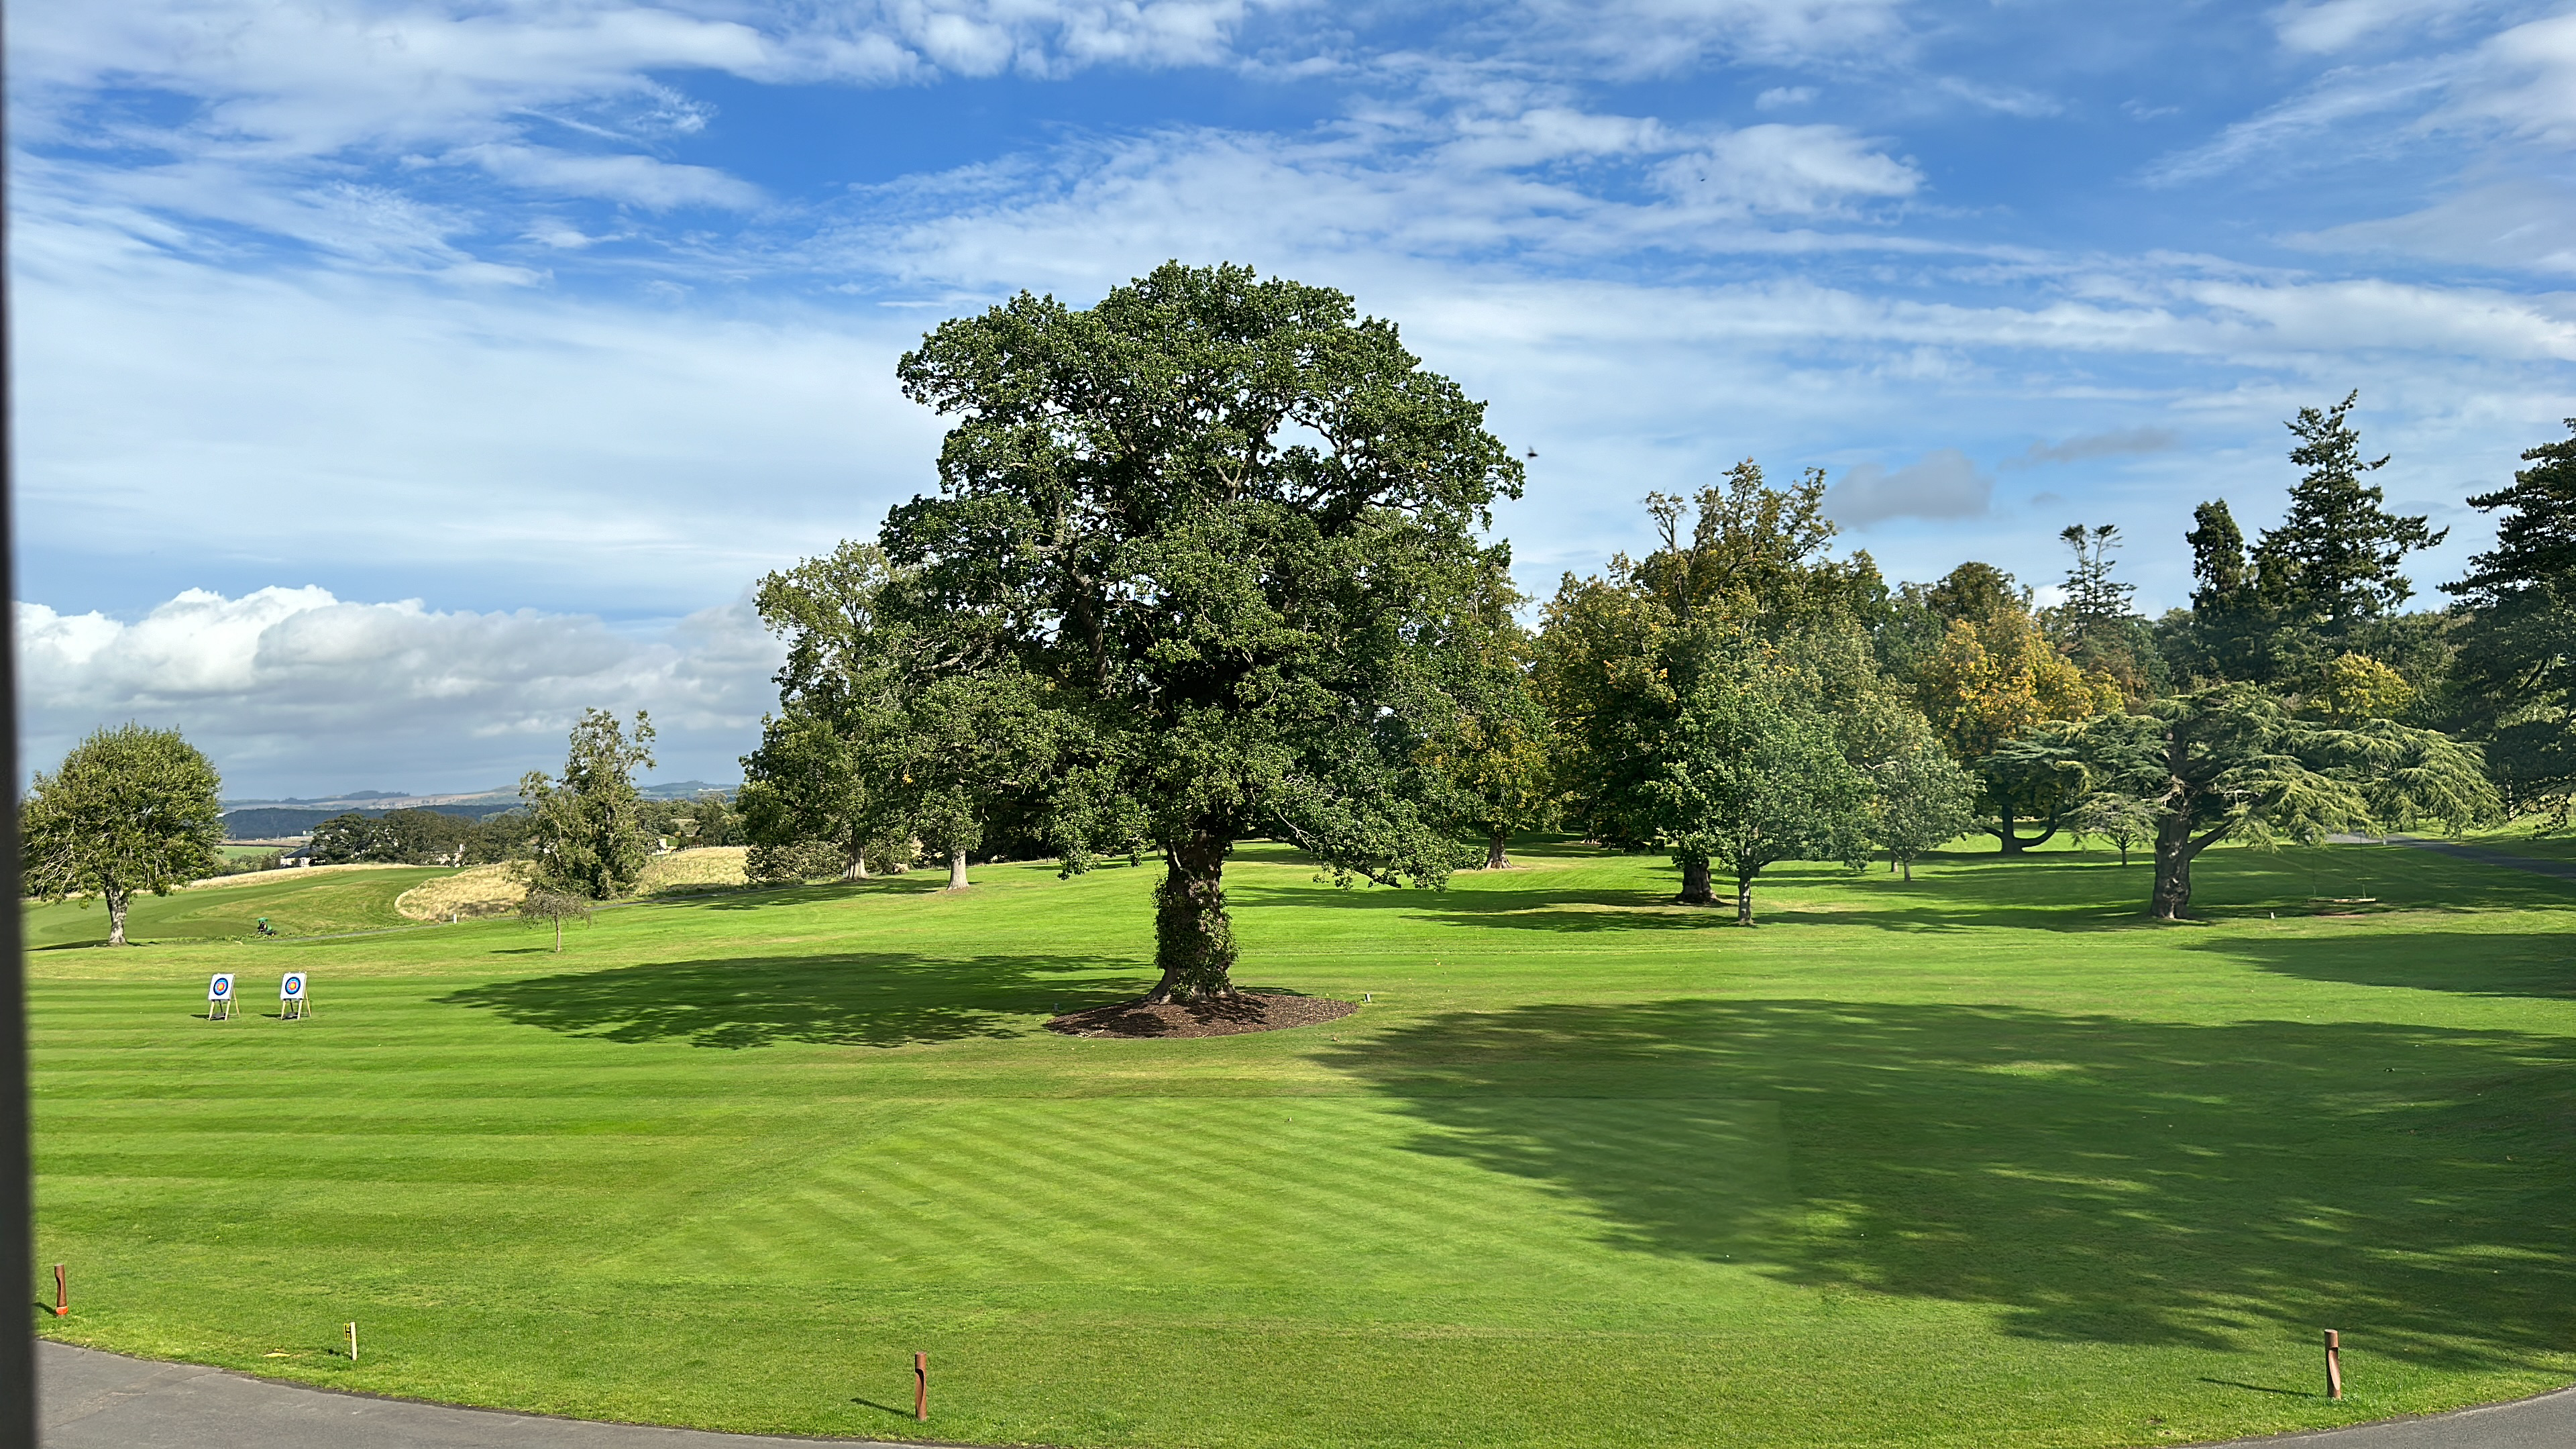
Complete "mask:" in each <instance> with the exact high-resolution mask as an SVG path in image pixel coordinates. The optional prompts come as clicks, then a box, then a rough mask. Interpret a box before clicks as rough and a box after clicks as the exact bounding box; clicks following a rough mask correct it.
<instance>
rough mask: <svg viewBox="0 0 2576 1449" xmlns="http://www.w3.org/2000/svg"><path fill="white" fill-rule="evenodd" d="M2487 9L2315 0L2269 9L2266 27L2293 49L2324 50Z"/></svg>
mask: <svg viewBox="0 0 2576 1449" xmlns="http://www.w3.org/2000/svg"><path fill="white" fill-rule="evenodd" d="M2488 8H2489V7H2488V6H2485V5H2481V4H2476V3H2467V4H2464V3H2462V0H2318V3H2314V4H2305V5H2284V6H2282V7H2281V8H2280V9H2278V10H2275V11H2273V12H2272V26H2273V30H2274V32H2275V33H2276V34H2278V35H2279V36H2280V38H2281V44H2282V45H2284V46H2286V47H2288V48H2289V49H2291V50H2293V51H2304V52H2308V53H2312V54H2330V53H2332V52H2335V51H2339V50H2347V49H2350V48H2351V47H2353V46H2355V45H2357V44H2360V43H2361V42H2363V41H2365V40H2373V39H2380V38H2384V37H2386V36H2387V35H2388V33H2389V32H2391V31H2401V32H2403V31H2416V30H2420V29H2425V28H2439V27H2443V26H2444V25H2446V23H2448V22H2452V21H2456V20H2459V19H2462V18H2464V17H2466V16H2469V15H2473V14H2476V13H2477V12H2479V11H2483V10H2486V9H2488Z"/></svg>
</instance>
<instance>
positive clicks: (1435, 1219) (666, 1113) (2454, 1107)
mask: <svg viewBox="0 0 2576 1449" xmlns="http://www.w3.org/2000/svg"><path fill="white" fill-rule="evenodd" d="M1524 854H1525V855H1526V858H1527V859H1529V860H1530V862H1531V863H1532V865H1533V867H1534V868H1531V869H1526V870H1516V871H1511V872H1505V873H1496V874H1490V875H1488V874H1466V875H1462V876H1460V877H1459V878H1458V882H1457V886H1456V888H1455V889H1453V890H1451V891H1450V892H1448V893H1446V894H1433V893H1428V892H1418V891H1393V890H1362V891H1352V892H1342V891H1335V890H1333V889H1331V888H1330V887H1329V886H1323V885H1318V884H1316V883H1315V882H1314V881H1313V879H1312V871H1311V869H1310V868H1309V867H1307V866H1304V865H1302V864H1300V863H1298V862H1297V861H1296V860H1295V859H1294V858H1293V857H1292V856H1291V855H1290V854H1289V853H1287V852H1285V851H1284V850H1281V849H1278V848H1276V847H1267V846H1264V847H1254V848H1251V849H1248V850H1247V851H1246V852H1245V853H1244V855H1243V856H1242V857H1241V858H1240V859H1239V862H1238V865H1237V866H1236V868H1235V869H1234V870H1233V871H1232V872H1230V875H1229V885H1230V887H1231V890H1232V894H1233V897H1234V899H1235V901H1236V903H1237V905H1238V908H1239V915H1238V920H1237V926H1238V931H1239V933H1240V935H1241V937H1242V940H1243V945H1244V953H1245V954H1244V968H1243V970H1242V972H1241V973H1240V975H1241V979H1242V980H1243V981H1245V982H1246V983H1247V984H1251V985H1256V986H1269V987H1277V988H1281V989H1290V990H1297V991H1303V992H1308V993H1312V994H1320V995H1330V996H1335V997H1340V998H1343V999H1347V1000H1353V1001H1357V1000H1359V999H1360V998H1361V996H1362V994H1363V993H1370V994H1372V995H1373V1000H1372V1001H1371V1003H1370V1004H1369V1005H1367V1006H1365V1007H1363V1008H1362V1010H1361V1011H1360V1012H1359V1013H1358V1014H1357V1015H1355V1016H1352V1017H1348V1018H1344V1019H1343V1020H1341V1021H1339V1022H1335V1023H1332V1024H1330V1025H1328V1026H1324V1027H1318V1028H1309V1029H1305V1030H1300V1031H1293V1032H1281V1033H1272V1034H1267V1035H1259V1036H1238V1037H1222V1038H1213V1039H1204V1040H1193V1041H1172V1042H1134V1041H1086V1040H1072V1039H1066V1038H1061V1037H1056V1036H1052V1035H1050V1034H1047V1033H1045V1032H1042V1031H1040V1030H1038V1024H1039V1023H1040V1022H1041V1021H1042V1020H1043V1019H1044V1018H1045V1017H1046V1016H1048V1015H1049V1014H1051V1013H1054V1012H1056V1011H1059V1010H1072V1009H1077V1008H1080V1007H1084V1006H1090V1005H1096V1004H1101V1003H1105V1002H1108V1001H1112V1000H1116V999H1119V998H1121V997H1124V996H1127V995H1132V994H1133V993H1134V992H1136V991H1137V990H1139V989H1140V988H1141V987H1142V985H1143V984H1144V983H1145V981H1146V980H1147V972H1146V970H1145V965H1144V963H1145V961H1146V960H1147V958H1148V956H1149V955H1150V949H1151V946H1150V938H1151V923H1150V917H1149V914H1148V900H1149V897H1148V889H1149V886H1150V882H1151V879H1152V872H1151V871H1150V870H1144V871H1140V870H1136V869H1132V868H1125V867H1118V868H1112V869H1107V870H1103V871H1100V872H1097V873H1095V874H1093V875H1090V876H1086V877H1082V878H1078V879H1074V880H1069V881H1065V880H1058V879H1056V877H1055V873H1054V871H1053V869H1052V868H1051V867H1049V866H1045V865H1013V866H997V867H988V868H984V869H982V870H980V871H979V872H978V880H979V884H977V885H976V886H975V888H974V889H972V890H970V891H968V892H965V893H963V894H955V895H952V894H948V893H945V892H941V891H938V890H936V889H934V887H936V886H937V885H938V884H939V883H940V882H939V880H938V879H937V878H935V877H933V878H925V877H923V876H918V875H916V876H910V877H904V878H900V879H897V880H893V881H880V882H873V883H869V884H865V885H855V886H833V887H817V888H812V889H806V890H799V891H789V892H781V893H774V894H750V893H740V894H733V895H715V896H708V897H703V898H696V899H684V900H680V901H676V902H671V903H663V904H648V905H641V906H634V907H628V908H623V909H619V910H615V911H606V912H602V913H601V914H600V915H599V916H598V917H597V919H596V921H595V922H594V923H593V924H591V925H590V926H588V927H583V926H580V925H575V926H573V927H571V928H570V929H569V930H568V931H567V933H566V945H565V950H564V952H563V954H562V955H560V956H558V955H555V954H553V953H552V951H551V949H550V947H551V944H552V942H551V937H550V936H549V935H547V934H545V933H544V932H542V931H538V930H531V929H527V928H524V927H522V926H520V925H519V924H518V923H516V922H515V921H494V922H485V923H479V924H477V923H467V924H463V925H458V926H430V927H417V928H414V929H411V930H408V931H402V932H396V933H392V934H383V935H374V936H362V937H353V938H348V939H340V940H320V941H310V942H302V943H294V942H285V943H281V942H273V941H258V940H254V939H251V938H250V936H249V922H250V920H251V918H252V917H254V916H256V915H261V914H265V915H268V916H270V917H271V918H272V920H273V921H275V922H278V923H282V924H284V925H286V926H287V927H289V928H291V929H293V930H295V931H297V932H299V933H304V932H313V933H318V932H321V931H324V930H343V929H347V930H356V929H367V928H370V927H377V926H387V925H397V924H402V918H401V917H400V916H399V915H398V914H397V913H396V912H395V910H394V907H393V901H394V899H395V898H396V897H398V896H399V895H400V894H401V893H402V892H403V891H404V890H407V889H410V888H412V887H413V886H416V885H419V884H421V883H422V882H424V881H427V880H429V879H432V878H434V877H437V876H440V875H442V874H443V873H442V872H438V871H430V870H378V871H369V872H348V873H340V874H329V875H319V876H313V877H308V878H304V879H293V878H286V879H281V880H279V881H277V882H276V883H274V884H270V883H267V882H262V883H259V884H256V885H247V886H240V887H232V888H226V889H218V890H207V891H202V892H187V893H182V894H181V895H178V896H175V897H171V898H168V899H166V900H154V901H147V902H145V903H144V904H143V905H142V906H140V907H138V908H137V912H136V920H137V924H136V932H137V934H138V935H140V936H143V937H146V938H149V939H153V940H155V941H157V942H159V943H160V944H155V945H152V946H148V947H146V948H143V949H140V950H132V951H123V952H109V951H106V950H104V949H98V948H91V947H82V946H76V945H71V944H68V943H71V942H74V941H78V940H83V939H96V937H97V935H99V934H103V930H104V923H103V913H101V912H99V911H98V910H97V909H95V908H92V909H90V910H89V911H87V912H86V913H81V912H75V911H73V910H72V909H71V908H70V907H68V906H55V907H45V908H41V909H36V910H32V911H30V912H29V917H28V918H29V923H30V928H31V932H32V934H33V935H34V937H35V939H36V942H37V944H38V945H39V946H40V947H44V948H45V949H38V950H35V951H34V952H32V953H31V956H30V965H31V976H32V982H31V988H30V1005H31V1010H32V1013H33V1045H34V1049H35V1070H36V1075H35V1085H36V1096H35V1104H36V1117H37V1130H38V1167H39V1182H38V1198H39V1242H38V1250H39V1256H40V1259H41V1261H43V1262H45V1263H48V1264H50V1263H53V1262H56V1261H62V1262H67V1263H69V1264H71V1265H72V1275H73V1276H72V1281H73V1285H74V1288H73V1291H74V1305H75V1310H76V1311H75V1313H74V1316H73V1317H71V1318H70V1319H68V1320H63V1321H60V1322H57V1321H55V1320H53V1319H51V1318H49V1317H47V1318H39V1319H38V1320H37V1322H38V1324H39V1326H40V1331H42V1332H44V1333H46V1334H48V1335H52V1336H56V1337H61V1338H65V1339H69V1340H72V1341H76V1342H83V1343H91V1344H96V1345H98V1346H101V1347H106V1348H113V1349H117V1350H120V1351H124V1352H130V1353H141V1354H146V1355H155V1356H164V1357H171V1358H181V1359H187V1360H191V1361H197V1362H205V1363H215V1364H222V1365H225V1366H228V1367H233V1368H238V1369H244V1370H247V1371H251V1372H255V1373H266V1374H273V1375H277V1376H280V1377H285V1378H292V1379H299V1380H304V1381H308V1382H314V1383H322V1384H330V1385H337V1386H344V1387H350V1388H357V1389H365V1390H369V1391H373V1392H382V1393H394V1394H408V1395H418V1396H423V1397H428V1398H436V1399H446V1400H455V1401H461V1402H469V1403H483V1404H494V1405H505V1406H510V1407H517V1408H525V1409H533V1410H541V1411H545V1412H551V1413H566V1414H578V1415H587V1416H594V1417H612V1418H622V1419H637V1420H645V1421H652V1422H662V1423H677V1424H693V1425H701V1426H706V1427H715V1428H725V1429H738V1430H764V1431H771V1432H795V1433H817V1434H865V1435H872V1436H878V1437H889V1438H900V1437H904V1436H906V1435H912V1434H917V1433H922V1432H924V1431H922V1430H918V1429H916V1428H915V1426H914V1425H913V1424H912V1422H911V1419H910V1397H909V1375H908V1372H907V1365H908V1363H909V1357H908V1356H909V1354H910V1353H911V1352H912V1351H914V1350H916V1349H918V1350H925V1351H927V1352H929V1353H930V1355H931V1362H932V1371H933V1385H934V1397H933V1407H934V1414H933V1418H932V1421H931V1423H930V1424H929V1425H928V1426H927V1431H926V1432H927V1433H928V1434H929V1435H934V1436H936V1437H938V1438H940V1439H944V1440H960V1441H969V1442H987V1443H1043V1444H1053V1445H1065V1446H1153V1449H1184V1446H1188V1449H1196V1446H1210V1449H1217V1446H1227V1449H1232V1446H1245V1449H1254V1446H1259V1449H1271V1446H1276V1449H1290V1446H1298V1449H1304V1446H1318V1445H1325V1446H1354V1449H1356V1446H1399V1445H1400V1446H1412V1445H1421V1446H1434V1445H1443V1446H1445V1445H1459V1444H1477V1445H1515V1446H1517V1445H1529V1446H1541V1445H1545V1446H1593V1445H1598V1446H1604V1449H1607V1446H1622V1449H1625V1446H1639V1445H1676V1446H1680V1445H1691V1446H1697V1445H1726V1446H1739V1445H1759V1446H1775V1445H1776V1446H1793V1445H1794V1446H1823V1445H1886V1446H1917V1445H1921V1446H1932V1445H1940V1446H1959V1449H1969V1446H1976V1449H1985V1446H1991V1445H1995V1444H1999V1443H2006V1442H2009V1443H2012V1444H2015V1445H2034V1446H2070V1449H2072V1446H2097V1445H2129V1444H2160V1443H2177V1442H2185V1441H2190V1440H2197V1439H2214V1438H2222V1437H2228V1436H2233V1435H2240V1434H2255V1433H2268V1432H2274V1431H2280V1430H2288V1429H2298V1428H2308V1427H2315V1426H2321V1425H2330V1424H2337V1423H2346V1422H2352V1421H2355V1420H2361V1419H2368V1418H2375V1417H2381V1416H2385V1415H2389V1414H2395V1413H2401V1412H2418V1411H2426V1410H2434V1409H2441V1408H2447V1407H2453V1406H2456V1405H2460V1404H2465V1403H2471V1402H2477V1401H2481V1400H2489V1399H2497V1398H2504V1397H2509V1396H2513V1395H2518V1394H2523V1393H2529V1392H2533V1391H2536V1390H2539V1389H2544V1388H2549V1387H2554V1386H2558V1385H2562V1384H2565V1383H2568V1382H2569V1381H2570V1380H2571V1379H2576V1162H2571V1159H2570V1154H2569V1152H2568V1146H2567V1144H2568V1143H2569V1141H2570V1140H2571V1134H2576V963H2571V954H2576V953H2571V950H2570V942H2571V939H2576V937H2571V934H2570V933H2571V928H2576V886H2571V885H2570V883H2568V882H2565V881H2558V880H2552V879H2549V878H2546V877H2540V876H2533V875H2529V874H2524V873H2518V872H2512V871H2505V870H2498V869H2491V868H2487V867H2483V866H2478V865H2473V864H2470V863H2466V862H2461V861H2454V860H2450V859H2447V858H2443V857H2438V856H2434V855H2431V854H2429V853H2426V852H2421V851H2413V850H2408V849H2405V848H2403V847H2380V846H2348V847H2334V848H2331V849H2324V850H2316V851H2288V852H2284V853H2282V854H2280V855H2277V856H2264V855H2259V854H2254V853H2250V852H2243V851H2236V850H2221V851H2216V852H2213V853H2212V854H2211V855H2210V856H2208V857H2205V858H2204V860H2203V862H2202V865H2201V867H2200V869H2199V872H2198V879H2199V882H2200V885H2201V903H2202V905H2203V907H2204V909H2205V910H2206V912H2207V914H2208V915H2209V916H2210V917H2211V918H2212V920H2211V923H2209V924H2201V925H2186V926H2174V927H2155V926H2151V925H2148V924H2146V923H2144V922H2142V921H2141V920H2140V919H2139V918H2138V915H2137V908H2138V905H2139V903H2140V900H2141V898H2142V897H2143V894H2144V891H2145V885H2146V868H2145V866H2144V865H2143V864H2140V865H2133V866H2131V867H2129V868H2127V869H2125V870H2123V869H2121V868H2120V867H2118V866H2117V865H2115V864H2114V863H2112V858H2111V857H2110V855H2109V854H2108V853H2106V852H2095V853H2091V854H2081V855H2079V854H2074V853H2069V852H2064V851H2051V852H2048V853H2046V854H2044V855H2042V856H2040V857H2038V858H2036V859H2032V860H2027V861H2015V862H2005V861H2002V860H2000V859H1998V858H1997V857H1994V856H1992V855H1975V854H1959V855H1952V856H1947V857H1944V858H1942V859H1940V860H1938V861H1936V862H1934V863H1933V864H1931V865H1930V866H1928V867H1926V868H1924V869H1922V870H1919V871H1918V873H1917V878H1916V880H1915V881H1914V882H1913V883H1912V884H1910V885H1909V884H1907V883H1905V882H1902V881H1900V880H1896V879H1893V878H1891V877H1890V876H1888V875H1886V874H1885V873H1884V872H1883V871H1873V872H1870V873H1867V874H1864V875H1861V876H1856V877H1855V876H1850V875H1846V874H1844V873H1843V872H1841V871H1839V870H1834V869H1830V868H1825V867H1801V868H1797V869H1793V870H1789V871H1785V872H1783V873H1782V875H1781V878H1780V880H1779V881H1778V883H1777V884H1776V885H1774V886H1772V887H1769V888H1767V889H1766V890H1765V891H1764V892H1763V894H1762V896H1761V898H1760V900H1759V905H1760V908H1761V909H1762V911H1763V913H1764V917H1765V919H1766V921H1767V922H1768V924H1766V925H1765V926H1764V927H1763V928H1762V929H1760V930H1756V931H1750V932H1746V931H1739V930H1736V929H1733V928H1731V927H1730V926H1728V925H1726V924H1725V920H1726V916H1727V913H1726V912H1724V911H1705V910H1690V909H1685V908H1681V907H1676V906H1673V905H1670V904H1669V903H1668V900H1669V896H1670V893H1671V891H1672V889H1673V877H1672V872H1671V871H1670V869H1669V868H1668V867H1666V866H1664V865H1663V864H1662V863H1661V862H1659V861H1655V860H1648V859H1641V858H1622V857H1608V856H1601V855H1597V854H1594V853H1590V852H1586V851H1582V850H1579V849H1573V848H1566V847H1558V848H1552V849H1550V848H1541V849H1534V850H1529V851H1526V852H1524ZM93 928H94V929H93ZM84 932H87V933H88V934H87V935H84ZM289 967H293V968H296V969H300V970H304V971H306V972H308V973H309V974H310V976H311V978H312V981H313V983H314V984H313V999H314V1008H315V1015H314V1017H313V1018H312V1019H311V1020H309V1021H304V1022H299V1023H286V1022H281V1021H278V1020H276V1019H275V1018H274V1010H275V1008H274V1005H273V1002H272V1001H270V1000H264V999H263V997H268V998H273V997H274V994H275V978H276V976H277V975H278V974H279V973H280V972H282V971H284V970H285V969H287V968H289ZM225 968H229V969H232V970H233V971H234V972H235V973H236V975H237V976H238V978H239V979H240V981H241V983H242V988H241V989H242V994H243V998H244V1000H245V1001H246V1002H248V1003H250V1004H251V1005H252V1006H253V1007H254V1008H255V1012H254V1013H253V1014H251V1015H248V1016H246V1017H244V1018H242V1019H238V1020H235V1021H231V1022H223V1023H214V1022H208V1021H206V1020H204V1019H203V1013H204V1007H203V1000H202V998H203V995H204V983H205V977H206V974H207V973H208V972H209V971H212V970H216V969H225ZM352 1318H354V1319H357V1320H359V1321H360V1323H361V1327H362V1332H363V1334H364V1336H365V1342H366V1345H367V1347H366V1354H365V1358H364V1360H363V1361H362V1362H361V1363H359V1364H356V1365H351V1364H349V1363H347V1362H346V1361H345V1360H342V1359H338V1358H334V1357H332V1350H333V1346H334V1344H335V1342H336V1341H337V1338H336V1336H337V1335H338V1333H339V1330H340V1325H341V1324H342V1323H343V1322H345V1321H347V1320H349V1319H352ZM2325 1328H2336V1329H2339V1330H2341V1331H2342V1332H2343V1334H2344V1340H2345V1343H2346V1344H2347V1346H2348V1347H2347V1356H2346V1364H2347V1369H2348V1372H2349V1374H2350V1377H2351V1380H2352V1384H2353V1396H2352V1398H2351V1399H2350V1400H2348V1401H2347V1402H2345V1403H2343V1404H2331V1403H2328V1402H2327V1401H2325V1400H2324V1399H2323V1398H2322V1397H2321V1395H2320V1393H2319V1376H2320V1375H2319V1366H2318V1352H2317V1348H2316V1341H2317V1336H2318V1333H2319V1331H2320V1330H2322V1329H2325Z"/></svg>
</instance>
